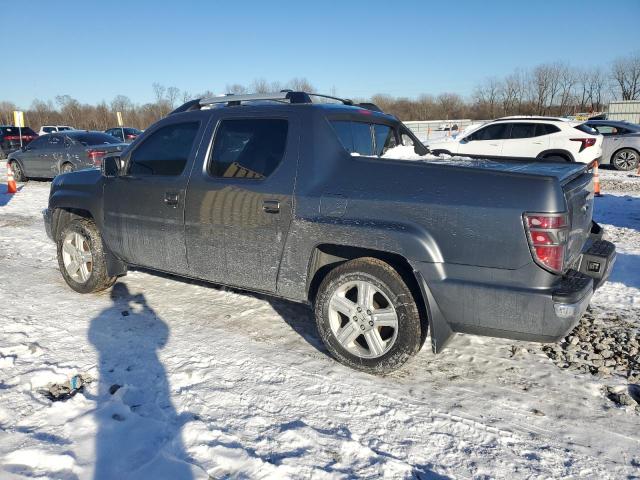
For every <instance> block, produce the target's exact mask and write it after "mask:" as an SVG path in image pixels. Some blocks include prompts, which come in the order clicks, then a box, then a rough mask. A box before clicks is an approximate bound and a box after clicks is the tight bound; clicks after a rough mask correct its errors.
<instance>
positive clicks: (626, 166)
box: [611, 148, 640, 172]
mask: <svg viewBox="0 0 640 480" xmlns="http://www.w3.org/2000/svg"><path fill="white" fill-rule="evenodd" d="M639 161H640V153H639V152H637V151H636V150H634V149H633V148H621V149H620V150H618V151H617V152H615V153H614V154H613V155H612V156H611V165H613V168H615V169H616V170H620V171H622V172H628V171H630V170H635V169H636V168H638V162H639Z"/></svg>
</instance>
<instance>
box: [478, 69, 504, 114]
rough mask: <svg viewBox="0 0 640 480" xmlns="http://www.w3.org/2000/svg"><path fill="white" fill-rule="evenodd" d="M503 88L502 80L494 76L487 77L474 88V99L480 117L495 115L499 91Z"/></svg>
mask: <svg viewBox="0 0 640 480" xmlns="http://www.w3.org/2000/svg"><path fill="white" fill-rule="evenodd" d="M503 88H504V87H503V84H502V82H501V81H500V80H498V79H497V78H495V77H493V78H488V79H487V80H485V81H484V82H483V83H482V84H480V85H479V86H478V87H477V88H476V90H475V92H474V99H475V103H476V108H477V109H478V110H479V112H481V113H480V114H479V115H480V116H481V117H485V118H495V117H496V110H497V106H498V102H499V98H500V92H501V91H502V90H503Z"/></svg>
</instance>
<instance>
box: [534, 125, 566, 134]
mask: <svg viewBox="0 0 640 480" xmlns="http://www.w3.org/2000/svg"><path fill="white" fill-rule="evenodd" d="M559 131H560V129H559V128H558V127H556V126H555V125H551V124H550V123H537V124H536V135H535V136H536V137H541V136H542V135H551V134H552V133H556V132H559Z"/></svg>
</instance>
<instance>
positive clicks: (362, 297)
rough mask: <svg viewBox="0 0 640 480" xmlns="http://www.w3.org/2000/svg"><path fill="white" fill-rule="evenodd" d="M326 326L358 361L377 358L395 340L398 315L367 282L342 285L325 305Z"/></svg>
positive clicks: (382, 294) (389, 302)
mask: <svg viewBox="0 0 640 480" xmlns="http://www.w3.org/2000/svg"><path fill="white" fill-rule="evenodd" d="M329 326H330V328H331V332H332V333H333V335H334V337H335V339H336V340H337V341H338V343H339V344H340V345H341V346H342V347H343V348H344V349H345V350H347V351H348V352H349V353H351V354H353V355H355V356H357V357H360V358H378V357H381V356H382V355H384V354H385V353H387V352H388V351H389V350H390V349H391V347H393V345H394V343H395V341H396V338H397V337H398V314H397V312H396V310H395V308H394V306H393V304H392V303H391V301H390V300H389V298H388V297H387V295H386V294H385V293H384V292H382V291H381V290H380V289H379V288H377V287H376V286H375V285H373V284H372V283H371V282H367V281H364V280H358V281H351V282H346V283H345V284H343V285H341V286H340V287H338V289H336V291H335V292H334V293H333V295H332V296H331V300H330V302H329Z"/></svg>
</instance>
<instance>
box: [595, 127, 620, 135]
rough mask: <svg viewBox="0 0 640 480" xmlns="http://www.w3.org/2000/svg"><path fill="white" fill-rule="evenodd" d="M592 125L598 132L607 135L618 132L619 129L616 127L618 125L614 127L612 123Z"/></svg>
mask: <svg viewBox="0 0 640 480" xmlns="http://www.w3.org/2000/svg"><path fill="white" fill-rule="evenodd" d="M590 126H591V127H593V128H595V129H596V131H597V132H598V133H600V134H602V135H604V136H605V137H608V136H611V135H617V134H618V129H616V127H613V126H611V125H590Z"/></svg>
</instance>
